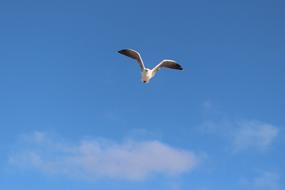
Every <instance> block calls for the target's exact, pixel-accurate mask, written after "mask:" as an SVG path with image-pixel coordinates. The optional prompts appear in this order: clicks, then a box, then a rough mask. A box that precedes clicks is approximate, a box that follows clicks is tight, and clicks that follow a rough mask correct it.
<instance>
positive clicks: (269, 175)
mask: <svg viewBox="0 0 285 190" xmlns="http://www.w3.org/2000/svg"><path fill="white" fill-rule="evenodd" d="M242 183H243V184H244V185H247V186H250V187H254V188H256V189H266V190H279V189H280V187H281V185H280V175H279V174H278V173H276V172H272V171H263V172H260V174H259V175H257V176H255V177H253V178H251V179H243V180H242Z"/></svg>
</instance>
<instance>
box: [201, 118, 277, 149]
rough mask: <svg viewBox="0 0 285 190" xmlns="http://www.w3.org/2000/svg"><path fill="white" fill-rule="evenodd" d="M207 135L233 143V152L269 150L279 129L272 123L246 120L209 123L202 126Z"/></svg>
mask: <svg viewBox="0 0 285 190" xmlns="http://www.w3.org/2000/svg"><path fill="white" fill-rule="evenodd" d="M202 130H203V131H204V132H206V133H210V134H215V135H217V136H221V137H224V138H226V139H228V140H229V141H231V145H232V149H233V152H240V151H244V150H249V149H254V150H258V151H264V150H267V149H268V148H269V147H270V146H271V145H272V143H273V142H274V140H275V138H276V137H277V136H278V132H279V130H278V128H277V127H276V126H274V125H272V124H270V123H266V122H261V121H256V120H246V121H236V120H225V119H223V120H221V121H207V122H205V123H204V124H203V125H202Z"/></svg>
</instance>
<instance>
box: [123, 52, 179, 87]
mask: <svg viewBox="0 0 285 190" xmlns="http://www.w3.org/2000/svg"><path fill="white" fill-rule="evenodd" d="M118 53H120V54H123V55H125V56H128V57H130V58H133V59H135V60H136V61H137V62H138V64H139V66H140V69H141V80H142V82H143V83H148V82H149V81H150V79H151V78H152V77H154V75H155V74H156V73H157V71H159V70H160V68H163V67H165V68H170V69H178V70H183V68H182V67H181V65H179V64H178V63H176V61H174V60H170V59H164V60H162V61H161V62H160V63H159V64H157V65H156V66H155V67H154V68H153V69H148V68H146V67H145V66H144V63H143V60H142V58H141V55H140V54H139V52H137V51H135V50H132V49H123V50H120V51H118Z"/></svg>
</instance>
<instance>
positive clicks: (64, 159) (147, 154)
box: [9, 132, 197, 180]
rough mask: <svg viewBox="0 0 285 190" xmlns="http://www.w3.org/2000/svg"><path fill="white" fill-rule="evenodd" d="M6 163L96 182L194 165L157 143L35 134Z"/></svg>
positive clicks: (193, 158) (191, 156)
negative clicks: (75, 140)
mask: <svg viewBox="0 0 285 190" xmlns="http://www.w3.org/2000/svg"><path fill="white" fill-rule="evenodd" d="M24 139H25V140H23V141H22V142H21V148H20V150H17V151H15V152H14V153H13V154H11V155H10V158H9V162H10V163H11V164H12V165H14V166H18V167H27V168H33V169H36V170H39V171H41V172H44V173H48V174H61V175H66V176H71V177H79V178H87V179H91V180H93V179H98V178H104V177H107V178H113V179H126V180H142V179H145V178H146V177H148V176H149V175H152V174H158V173H162V174H171V175H175V174H181V173H183V172H187V171H189V170H191V169H192V168H193V167H194V166H195V164H196V163H197V158H196V156H195V155H194V154H193V153H192V152H189V151H187V150H182V149H177V148H174V147H171V146H169V145H167V144H164V143H162V142H159V141H140V142H136V141H127V142H124V143H115V142H110V141H108V140H106V139H100V140H98V139H97V140H82V141H80V142H79V143H77V144H69V143H66V142H64V141H62V140H59V139H56V138H51V137H50V136H49V135H48V134H46V133H42V132H35V133H33V134H30V135H25V138H24Z"/></svg>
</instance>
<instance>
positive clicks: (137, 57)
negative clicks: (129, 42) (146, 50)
mask: <svg viewBox="0 0 285 190" xmlns="http://www.w3.org/2000/svg"><path fill="white" fill-rule="evenodd" d="M118 53H120V54H123V55H126V56H128V57H131V58H133V59H135V60H137V62H138V63H139V65H140V68H141V70H144V68H145V67H144V64H143V60H142V58H141V55H140V54H139V52H137V51H135V50H132V49H122V50H120V51H118Z"/></svg>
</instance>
